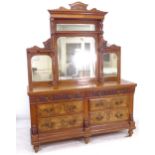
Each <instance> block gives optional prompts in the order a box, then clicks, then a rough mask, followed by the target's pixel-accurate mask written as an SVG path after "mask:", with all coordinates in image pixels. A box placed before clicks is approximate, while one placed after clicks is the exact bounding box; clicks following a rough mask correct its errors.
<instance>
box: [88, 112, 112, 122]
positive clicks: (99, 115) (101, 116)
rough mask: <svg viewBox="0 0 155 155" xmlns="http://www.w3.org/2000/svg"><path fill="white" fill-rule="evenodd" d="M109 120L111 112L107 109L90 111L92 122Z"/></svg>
mask: <svg viewBox="0 0 155 155" xmlns="http://www.w3.org/2000/svg"><path fill="white" fill-rule="evenodd" d="M108 121H109V113H108V112H107V111H96V112H92V113H90V124H91V125H95V124H102V123H105V122H108Z"/></svg>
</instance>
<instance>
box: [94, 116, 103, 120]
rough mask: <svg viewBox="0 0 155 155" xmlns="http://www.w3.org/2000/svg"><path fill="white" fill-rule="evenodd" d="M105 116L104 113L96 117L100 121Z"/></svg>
mask: <svg viewBox="0 0 155 155" xmlns="http://www.w3.org/2000/svg"><path fill="white" fill-rule="evenodd" d="M103 118H104V117H103V116H102V115H98V116H97V117H96V119H97V120H98V121H101V120H102V119H103Z"/></svg>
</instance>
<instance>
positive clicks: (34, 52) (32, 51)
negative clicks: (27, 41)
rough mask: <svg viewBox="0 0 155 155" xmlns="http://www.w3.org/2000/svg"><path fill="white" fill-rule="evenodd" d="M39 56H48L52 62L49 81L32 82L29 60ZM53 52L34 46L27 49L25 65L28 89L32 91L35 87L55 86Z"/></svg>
mask: <svg viewBox="0 0 155 155" xmlns="http://www.w3.org/2000/svg"><path fill="white" fill-rule="evenodd" d="M40 55H45V56H49V57H50V58H51V61H52V63H51V64H52V66H51V69H52V71H51V72H52V75H53V79H52V80H51V81H32V64H31V59H32V57H33V56H40ZM54 55H55V54H54V52H53V51H52V50H49V49H45V48H39V47H37V46H34V47H32V48H28V49H27V65H28V80H29V89H30V90H32V89H33V87H35V86H52V85H55V76H54V66H55V63H54Z"/></svg>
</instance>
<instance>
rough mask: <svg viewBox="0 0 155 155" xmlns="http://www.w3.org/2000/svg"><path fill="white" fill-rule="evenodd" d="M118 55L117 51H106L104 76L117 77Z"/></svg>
mask: <svg viewBox="0 0 155 155" xmlns="http://www.w3.org/2000/svg"><path fill="white" fill-rule="evenodd" d="M117 59H118V58H117V55H116V54H115V53H105V54H104V57H103V62H104V68H103V73H104V77H113V76H114V77H115V76H117V72H118V71H117V65H118V64H117Z"/></svg>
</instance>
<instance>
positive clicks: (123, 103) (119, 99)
mask: <svg viewBox="0 0 155 155" xmlns="http://www.w3.org/2000/svg"><path fill="white" fill-rule="evenodd" d="M128 102H129V96H127V95H126V96H125V95H124V96H123V95H122V96H116V97H114V98H112V100H111V108H119V107H127V106H128Z"/></svg>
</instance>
